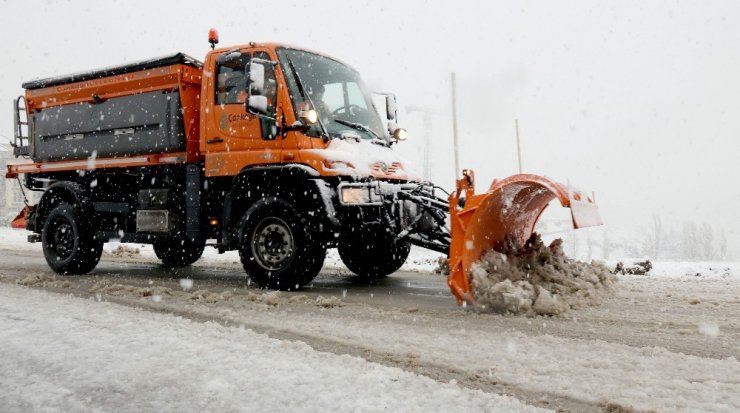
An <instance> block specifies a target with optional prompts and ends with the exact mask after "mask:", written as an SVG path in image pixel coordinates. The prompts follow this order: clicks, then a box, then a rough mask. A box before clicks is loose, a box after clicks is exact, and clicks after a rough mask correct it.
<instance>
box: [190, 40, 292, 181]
mask: <svg viewBox="0 0 740 413" xmlns="http://www.w3.org/2000/svg"><path fill="white" fill-rule="evenodd" d="M252 57H256V58H260V59H265V60H273V59H271V58H270V56H269V55H268V54H267V53H266V52H265V51H238V52H236V51H231V52H224V53H223V54H221V55H219V56H218V57H216V58H215V62H214V63H215V64H214V70H213V72H212V73H213V75H212V76H211V77H208V76H205V77H204V78H205V79H209V80H208V81H206V82H204V85H206V84H207V86H206V87H204V88H203V90H204V91H205V93H206V96H207V99H204V101H205V102H206V104H205V106H206V107H205V108H203V110H202V111H201V116H203V117H204V119H205V121H206V122H205V129H206V130H205V134H201V136H202V137H203V138H204V139H205V150H204V152H205V157H206V175H207V176H233V175H236V174H238V173H239V171H241V170H242V169H243V168H244V167H246V166H249V165H257V164H269V163H276V162H280V159H281V153H280V151H281V140H280V139H277V135H278V134H277V130H276V127H275V120H274V119H275V118H277V113H276V112H277V107H278V105H277V87H276V79H275V70H274V67H272V66H270V65H266V67H265V93H266V95H267V97H268V106H269V110H268V114H270V115H272V116H271V117H270V118H266V117H261V116H257V115H254V114H251V113H249V112H247V110H246V106H245V100H246V96H247V93H246V67H247V63H248V62H249V61H250V59H251V58H252ZM208 102H210V104H209V103H208ZM204 115H205V116H204Z"/></svg>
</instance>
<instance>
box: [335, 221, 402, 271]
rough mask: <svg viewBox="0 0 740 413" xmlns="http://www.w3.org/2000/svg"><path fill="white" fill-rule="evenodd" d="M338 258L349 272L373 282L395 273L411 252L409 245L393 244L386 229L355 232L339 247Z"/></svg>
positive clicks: (375, 228)
mask: <svg viewBox="0 0 740 413" xmlns="http://www.w3.org/2000/svg"><path fill="white" fill-rule="evenodd" d="M337 250H338V251H339V257H340V258H341V259H342V262H343V263H344V265H346V266H347V268H349V270H350V271H352V272H353V273H355V274H357V275H358V276H360V277H362V278H364V279H367V280H373V279H378V278H384V277H386V276H388V275H389V274H392V273H394V272H396V270H398V269H399V268H401V266H402V265H403V263H404V262H406V259H407V258H408V257H409V253H410V252H411V245H410V244H409V243H408V242H403V241H400V242H397V243H395V244H394V243H393V237H392V236H391V235H390V234H387V233H386V232H385V231H384V229H383V228H378V227H368V228H365V229H363V230H361V231H358V232H355V233H354V234H353V236H352V238H349V237H345V239H344V240H343V241H342V242H341V243H340V244H339V246H338V247H337Z"/></svg>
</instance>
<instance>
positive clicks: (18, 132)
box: [13, 95, 31, 158]
mask: <svg viewBox="0 0 740 413" xmlns="http://www.w3.org/2000/svg"><path fill="white" fill-rule="evenodd" d="M21 113H22V114H23V115H22V116H21ZM30 144H31V141H30V140H29V139H28V113H27V112H26V98H25V97H24V96H23V95H21V96H18V98H17V99H15V100H14V101H13V155H14V156H15V157H16V158H17V157H19V156H23V157H27V156H29V155H30V154H31V146H30Z"/></svg>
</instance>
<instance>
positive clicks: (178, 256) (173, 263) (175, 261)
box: [152, 238, 206, 268]
mask: <svg viewBox="0 0 740 413" xmlns="http://www.w3.org/2000/svg"><path fill="white" fill-rule="evenodd" d="M205 246H206V245H205V242H203V241H200V242H192V241H190V240H189V239H187V238H170V239H168V240H167V241H157V242H155V243H154V244H153V245H152V247H154V254H156V255H157V258H159V260H160V261H162V264H163V265H164V266H165V267H171V268H177V267H185V266H187V265H190V264H192V263H194V262H196V261H198V259H199V258H200V256H201V255H203V250H204V249H205Z"/></svg>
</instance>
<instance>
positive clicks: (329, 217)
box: [222, 164, 339, 249]
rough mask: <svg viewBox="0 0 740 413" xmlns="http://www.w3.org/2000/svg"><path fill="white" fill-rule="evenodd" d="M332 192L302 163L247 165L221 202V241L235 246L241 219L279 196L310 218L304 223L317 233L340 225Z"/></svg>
mask: <svg viewBox="0 0 740 413" xmlns="http://www.w3.org/2000/svg"><path fill="white" fill-rule="evenodd" d="M332 194H333V191H332V190H331V188H330V187H329V185H328V184H327V183H326V182H325V181H324V180H322V179H321V176H320V174H319V173H318V172H317V171H316V170H315V169H313V168H311V167H308V166H306V165H302V164H287V165H263V166H255V167H247V168H245V169H243V170H242V171H241V172H240V173H239V175H237V176H236V177H234V180H233V181H232V185H231V191H229V193H228V194H226V196H225V198H224V205H223V215H222V217H223V220H222V224H223V225H222V231H223V232H222V239H223V241H222V244H223V245H224V247H225V249H233V248H236V247H237V245H238V235H237V234H238V230H239V228H240V224H241V219H242V217H243V216H244V214H245V213H246V212H247V210H249V209H250V208H251V207H252V206H254V205H256V203H258V202H259V201H260V200H264V199H269V198H280V199H281V200H283V201H284V202H285V203H286V204H288V205H292V209H294V210H296V213H299V214H301V215H303V216H305V217H307V218H310V217H314V218H316V219H309V220H308V221H307V224H308V225H310V226H312V227H314V230H316V231H318V232H326V231H331V230H332V229H333V227H338V226H339V221H338V220H337V217H336V211H335V209H334V203H333V200H332Z"/></svg>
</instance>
